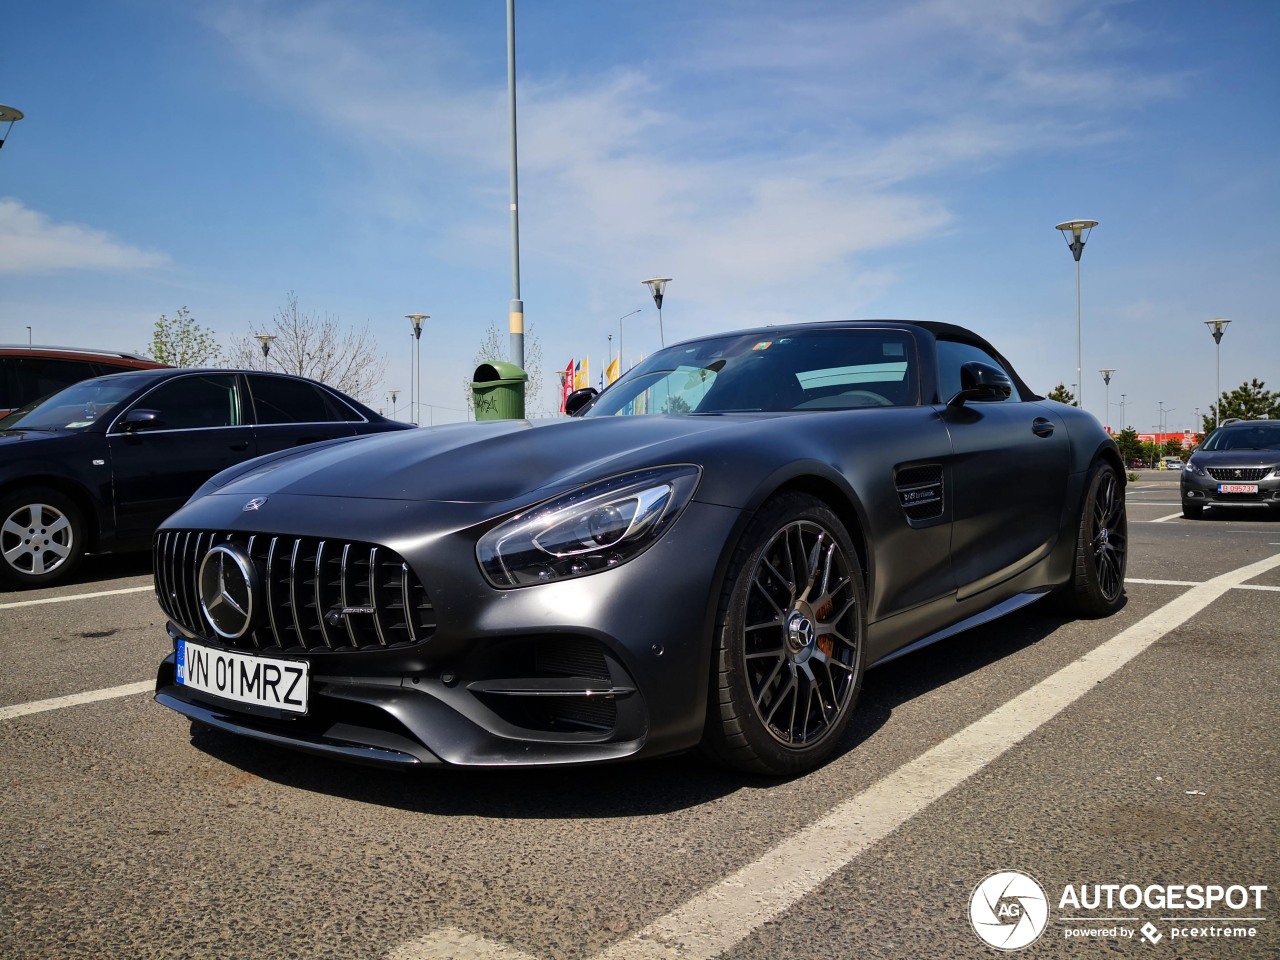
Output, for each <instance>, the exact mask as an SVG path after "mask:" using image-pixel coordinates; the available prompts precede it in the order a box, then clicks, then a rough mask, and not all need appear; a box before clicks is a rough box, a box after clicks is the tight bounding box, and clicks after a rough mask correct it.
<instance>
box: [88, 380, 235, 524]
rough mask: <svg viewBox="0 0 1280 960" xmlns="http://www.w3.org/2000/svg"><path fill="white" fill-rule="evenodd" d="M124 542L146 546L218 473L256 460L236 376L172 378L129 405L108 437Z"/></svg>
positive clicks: (119, 520)
mask: <svg viewBox="0 0 1280 960" xmlns="http://www.w3.org/2000/svg"><path fill="white" fill-rule="evenodd" d="M107 444H108V449H109V455H110V458H111V474H112V484H113V492H114V496H115V513H116V524H117V528H118V531H119V535H120V536H121V537H122V538H129V539H135V538H136V539H146V538H149V537H150V535H151V533H152V532H153V531H154V530H155V528H156V527H157V526H158V525H159V524H160V523H161V521H163V520H164V519H165V518H166V517H168V516H169V514H171V513H173V512H174V511H175V510H177V509H178V508H179V507H180V506H182V505H183V504H184V503H186V501H187V499H188V498H189V497H190V496H191V494H193V493H194V492H195V491H196V488H198V487H199V486H200V485H201V484H202V483H204V482H205V481H206V480H208V479H209V478H210V477H211V476H213V475H214V474H215V473H217V472H218V471H220V470H223V469H225V468H227V467H230V466H234V465H235V464H237V463H240V462H241V461H243V460H248V459H249V458H250V457H253V456H255V455H256V454H257V448H256V444H255V441H254V436H253V428H252V427H251V426H249V425H247V424H246V423H245V422H244V417H243V403H242V395H241V386H240V378H239V376H238V375H237V374H234V373H200V374H190V375H185V376H179V377H174V378H173V379H171V380H166V381H165V382H164V383H162V384H160V385H159V386H157V387H156V388H155V389H154V390H152V391H150V392H149V393H146V394H144V395H143V396H142V397H140V398H139V399H138V400H136V401H134V402H133V403H132V404H130V406H129V409H128V410H125V411H123V412H122V413H121V414H120V415H119V416H118V417H117V418H116V421H115V422H114V423H113V424H112V426H111V429H110V431H109V432H108V435H107Z"/></svg>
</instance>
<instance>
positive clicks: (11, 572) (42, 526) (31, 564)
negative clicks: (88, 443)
mask: <svg viewBox="0 0 1280 960" xmlns="http://www.w3.org/2000/svg"><path fill="white" fill-rule="evenodd" d="M84 547H85V544H84V523H83V522H82V521H81V519H80V510H79V509H78V508H77V507H76V505H75V503H74V502H73V501H72V500H71V499H70V498H69V497H65V496H63V495H62V494H60V493H58V492H56V491H53V490H37V489H35V488H30V489H26V490H17V491H15V492H13V493H10V494H8V495H6V496H4V497H2V498H0V574H3V576H4V577H5V578H6V579H8V580H10V581H13V582H16V583H19V584H24V585H27V586H44V585H47V584H51V583H55V582H57V581H59V580H61V579H62V578H64V577H66V576H68V575H69V574H70V573H71V571H73V570H74V569H75V568H76V567H77V566H78V565H79V563H80V558H81V557H83V556H84Z"/></svg>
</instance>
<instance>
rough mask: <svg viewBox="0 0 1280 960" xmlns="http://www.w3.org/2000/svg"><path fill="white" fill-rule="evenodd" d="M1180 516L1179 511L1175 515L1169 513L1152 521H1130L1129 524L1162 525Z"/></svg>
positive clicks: (1180, 512)
mask: <svg viewBox="0 0 1280 960" xmlns="http://www.w3.org/2000/svg"><path fill="white" fill-rule="evenodd" d="M1180 516H1182V511H1181V510H1179V511H1178V512H1177V513H1171V514H1169V515H1168V516H1167V517H1157V518H1156V519H1154V520H1131V521H1130V523H1164V522H1165V521H1166V520H1176V519H1177V518H1178V517H1180Z"/></svg>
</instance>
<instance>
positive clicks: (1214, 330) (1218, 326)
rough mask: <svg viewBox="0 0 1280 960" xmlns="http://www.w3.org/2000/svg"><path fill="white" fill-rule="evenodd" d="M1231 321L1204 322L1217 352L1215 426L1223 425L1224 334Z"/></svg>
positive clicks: (1214, 403) (1214, 402) (1214, 405)
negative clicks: (1211, 335)
mask: <svg viewBox="0 0 1280 960" xmlns="http://www.w3.org/2000/svg"><path fill="white" fill-rule="evenodd" d="M1230 322H1231V321H1230V320H1223V319H1222V318H1221V317H1219V318H1218V319H1217V320H1206V321H1205V322H1204V325H1205V326H1206V327H1208V328H1209V332H1210V333H1211V334H1213V342H1214V346H1215V348H1216V349H1215V352H1216V353H1217V365H1218V392H1217V393H1216V394H1214V397H1213V419H1214V423H1213V425H1214V426H1215V427H1220V426H1222V335H1223V334H1224V333H1226V332H1227V324H1228V323H1230Z"/></svg>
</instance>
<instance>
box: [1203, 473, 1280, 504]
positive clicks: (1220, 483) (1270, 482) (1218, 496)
mask: <svg viewBox="0 0 1280 960" xmlns="http://www.w3.org/2000/svg"><path fill="white" fill-rule="evenodd" d="M1180 486H1181V492H1182V504H1183V506H1199V507H1271V508H1272V509H1274V510H1280V477H1277V476H1276V475H1275V471H1269V472H1268V473H1267V475H1266V476H1264V477H1262V478H1261V479H1258V480H1252V479H1249V480H1234V479H1227V480H1222V479H1215V478H1214V477H1212V476H1209V475H1206V474H1200V473H1197V472H1194V471H1192V470H1191V469H1190V468H1187V469H1184V470H1183V471H1182V481H1181V484H1180ZM1240 486H1250V487H1255V488H1256V490H1252V491H1249V492H1243V493H1242V492H1233V491H1232V490H1231V489H1230V488H1231V487H1240ZM1224 488H1226V489H1224Z"/></svg>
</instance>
